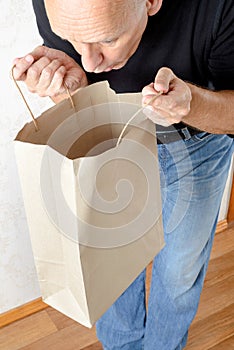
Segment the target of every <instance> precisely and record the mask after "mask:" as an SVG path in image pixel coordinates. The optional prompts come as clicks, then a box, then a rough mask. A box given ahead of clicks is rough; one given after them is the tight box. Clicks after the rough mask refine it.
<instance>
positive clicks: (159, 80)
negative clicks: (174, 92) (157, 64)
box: [154, 67, 175, 94]
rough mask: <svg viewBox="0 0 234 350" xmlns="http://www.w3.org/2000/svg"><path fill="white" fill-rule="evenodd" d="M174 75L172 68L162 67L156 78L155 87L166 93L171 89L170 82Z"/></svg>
mask: <svg viewBox="0 0 234 350" xmlns="http://www.w3.org/2000/svg"><path fill="white" fill-rule="evenodd" d="M174 77H175V75H174V73H173V72H172V70H171V69H170V68H167V67H162V68H160V69H159V71H158V73H157V75H156V77H155V80H154V89H155V90H156V91H162V92H163V93H164V94H166V93H167V92H168V91H169V88H170V83H171V81H172V80H173V79H174Z"/></svg>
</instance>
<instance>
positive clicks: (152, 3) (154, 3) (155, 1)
mask: <svg viewBox="0 0 234 350" xmlns="http://www.w3.org/2000/svg"><path fill="white" fill-rule="evenodd" d="M162 2H163V0H147V1H146V6H147V11H148V16H153V15H155V14H156V13H157V12H158V11H159V10H160V8H161V6H162Z"/></svg>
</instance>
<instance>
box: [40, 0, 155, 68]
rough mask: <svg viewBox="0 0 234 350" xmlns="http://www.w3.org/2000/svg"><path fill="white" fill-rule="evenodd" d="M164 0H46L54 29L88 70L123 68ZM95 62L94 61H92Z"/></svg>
mask: <svg viewBox="0 0 234 350" xmlns="http://www.w3.org/2000/svg"><path fill="white" fill-rule="evenodd" d="M161 3H162V0H88V1H87V0H45V6H46V11H47V15H48V18H49V21H50V24H51V27H52V30H53V31H54V32H55V33H56V34H57V35H59V36H60V37H62V38H63V39H66V40H68V41H69V42H71V43H72V45H73V46H74V48H75V49H76V50H77V51H78V52H79V53H80V54H81V56H82V62H83V66H84V68H85V69H86V70H87V71H94V72H100V71H106V70H111V69H119V68H121V67H122V66H123V65H124V64H125V63H126V62H127V60H128V58H129V57H131V55H132V54H133V53H134V52H135V50H136V49H137V46H138V44H139V42H140V40H141V36H142V34H143V32H144V30H145V27H146V25H147V20H148V15H152V14H154V13H156V12H157V11H158V9H159V8H160V6H161ZM91 61H92V62H91Z"/></svg>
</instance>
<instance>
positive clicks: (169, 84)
mask: <svg viewBox="0 0 234 350" xmlns="http://www.w3.org/2000/svg"><path fill="white" fill-rule="evenodd" d="M159 92H162V93H163V94H162V95H160V96H159V97H158V98H156V99H155V100H152V102H151V103H150V104H149V105H148V106H147V107H146V108H145V109H144V110H143V112H144V114H145V115H146V116H147V117H148V118H149V119H151V120H152V121H153V122H154V123H156V124H159V125H162V126H169V125H172V124H175V123H179V122H181V121H182V119H183V117H185V116H186V115H188V113H189V111H190V103H191V100H192V94H191V91H190V88H189V86H188V85H187V84H186V83H185V82H184V81H183V80H181V79H179V78H178V77H177V76H176V75H175V74H174V73H173V72H172V70H171V69H169V68H166V67H162V68H160V69H159V71H158V73H157V75H156V77H155V80H154V83H151V84H149V85H147V86H145V87H144V89H143V90H142V94H143V98H142V104H143V105H145V104H147V103H148V102H149V101H150V100H151V99H152V98H153V97H154V96H155V95H158V93H159Z"/></svg>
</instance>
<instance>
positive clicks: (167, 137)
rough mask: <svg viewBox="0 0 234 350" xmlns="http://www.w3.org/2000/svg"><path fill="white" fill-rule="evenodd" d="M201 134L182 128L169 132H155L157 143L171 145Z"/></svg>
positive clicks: (196, 130)
mask: <svg viewBox="0 0 234 350" xmlns="http://www.w3.org/2000/svg"><path fill="white" fill-rule="evenodd" d="M200 132H202V131H201V130H198V129H193V128H190V127H184V128H182V129H174V130H169V131H161V130H160V131H156V135H157V143H158V144H162V143H171V142H176V141H181V140H189V139H190V138H191V137H192V136H194V135H196V134H199V133H200Z"/></svg>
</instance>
